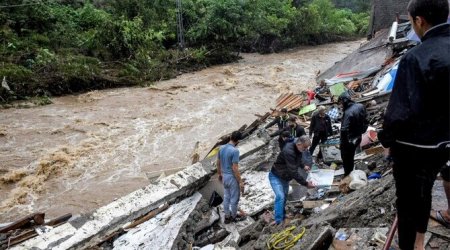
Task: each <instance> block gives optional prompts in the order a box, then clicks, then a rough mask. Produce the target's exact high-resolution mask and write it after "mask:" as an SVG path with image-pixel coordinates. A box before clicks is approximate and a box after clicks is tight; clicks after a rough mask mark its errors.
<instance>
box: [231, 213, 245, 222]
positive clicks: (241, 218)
mask: <svg viewBox="0 0 450 250" xmlns="http://www.w3.org/2000/svg"><path fill="white" fill-rule="evenodd" d="M245 219H247V216H244V215H239V214H238V215H237V216H236V217H234V218H233V220H234V222H238V221H243V220H245Z"/></svg>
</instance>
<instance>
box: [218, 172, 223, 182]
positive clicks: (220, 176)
mask: <svg viewBox="0 0 450 250" xmlns="http://www.w3.org/2000/svg"><path fill="white" fill-rule="evenodd" d="M218 179H219V181H220V182H222V180H223V178H222V175H221V174H219V177H218Z"/></svg>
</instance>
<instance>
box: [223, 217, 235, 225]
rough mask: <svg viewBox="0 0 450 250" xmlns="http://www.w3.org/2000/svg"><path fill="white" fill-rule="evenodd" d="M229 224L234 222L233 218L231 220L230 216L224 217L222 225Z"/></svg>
mask: <svg viewBox="0 0 450 250" xmlns="http://www.w3.org/2000/svg"><path fill="white" fill-rule="evenodd" d="M231 222H234V220H233V218H231V216H228V217H225V220H224V221H223V223H225V224H230V223H231Z"/></svg>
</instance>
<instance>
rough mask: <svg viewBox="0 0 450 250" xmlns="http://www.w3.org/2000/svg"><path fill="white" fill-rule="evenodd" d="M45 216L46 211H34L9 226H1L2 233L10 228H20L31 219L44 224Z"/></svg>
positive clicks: (38, 223) (0, 231)
mask: <svg viewBox="0 0 450 250" xmlns="http://www.w3.org/2000/svg"><path fill="white" fill-rule="evenodd" d="M44 217H45V214H44V213H33V214H30V215H27V216H25V217H22V218H20V219H19V220H17V221H15V222H13V223H11V224H9V225H7V226H4V227H2V228H0V233H6V232H8V231H10V230H15V229H19V228H21V227H23V226H25V225H26V224H27V223H29V222H31V221H34V223H35V224H37V225H42V224H44V222H45V221H44Z"/></svg>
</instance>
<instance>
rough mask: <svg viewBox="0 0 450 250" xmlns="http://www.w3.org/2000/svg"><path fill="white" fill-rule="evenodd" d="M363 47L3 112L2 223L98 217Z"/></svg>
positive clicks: (343, 46) (255, 61)
mask: <svg viewBox="0 0 450 250" xmlns="http://www.w3.org/2000/svg"><path fill="white" fill-rule="evenodd" d="M362 42H363V41H353V42H344V43H333V44H326V45H320V46H314V47H300V48H296V49H293V50H289V51H285V52H283V53H278V54H269V55H259V54H242V57H243V59H241V60H239V61H238V62H236V63H232V64H226V65H220V66H215V67H211V68H207V69H204V70H201V71H197V72H193V73H187V74H183V75H180V76H179V77H177V78H175V79H171V80H167V81H161V82H158V83H156V84H155V85H153V86H151V87H135V88H120V89H108V90H102V91H92V92H88V93H85V94H81V95H70V96H64V97H58V98H53V99H52V101H53V104H50V105H46V106H41V107H33V108H29V109H16V108H11V109H5V110H0V152H1V153H0V223H5V222H8V221H14V220H16V219H18V217H19V216H24V215H27V214H29V213H32V212H45V213H46V218H48V219H51V218H54V217H56V216H60V215H62V214H65V213H72V214H79V213H87V212H90V211H92V210H94V209H96V208H98V207H100V206H103V205H105V204H107V203H109V202H111V201H113V200H114V199H115V198H118V197H120V196H123V195H126V194H128V193H130V192H132V191H134V190H136V189H139V188H141V187H144V186H146V185H148V184H149V183H150V181H151V180H152V179H154V178H156V177H158V176H160V175H161V174H162V173H163V172H164V173H165V174H170V173H173V172H174V171H176V170H178V169H180V168H182V167H184V166H188V165H190V162H191V155H192V152H193V149H194V145H195V144H196V142H199V147H198V152H199V153H200V157H201V158H203V157H204V156H205V154H206V153H207V152H208V151H209V149H210V148H211V147H212V146H213V145H214V143H215V142H216V141H217V139H218V138H219V137H220V136H222V135H224V134H227V133H229V132H232V131H233V130H236V129H238V128H240V127H241V126H242V125H244V124H247V125H248V124H250V123H251V122H253V121H254V120H255V119H256V118H257V117H256V116H255V114H264V113H265V112H267V111H269V109H270V108H273V107H274V106H275V99H276V98H277V97H278V96H279V95H280V94H281V93H285V92H293V93H300V92H301V91H302V90H305V89H308V88H313V87H314V86H315V81H314V78H315V76H316V74H317V72H318V71H319V70H320V71H322V72H323V71H325V70H326V69H327V68H329V67H331V66H332V65H333V64H334V63H335V62H337V61H339V60H341V59H343V58H344V57H345V56H346V55H348V54H350V53H351V52H353V51H354V50H356V49H357V48H358V47H359V46H360V44H361V43H362Z"/></svg>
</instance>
